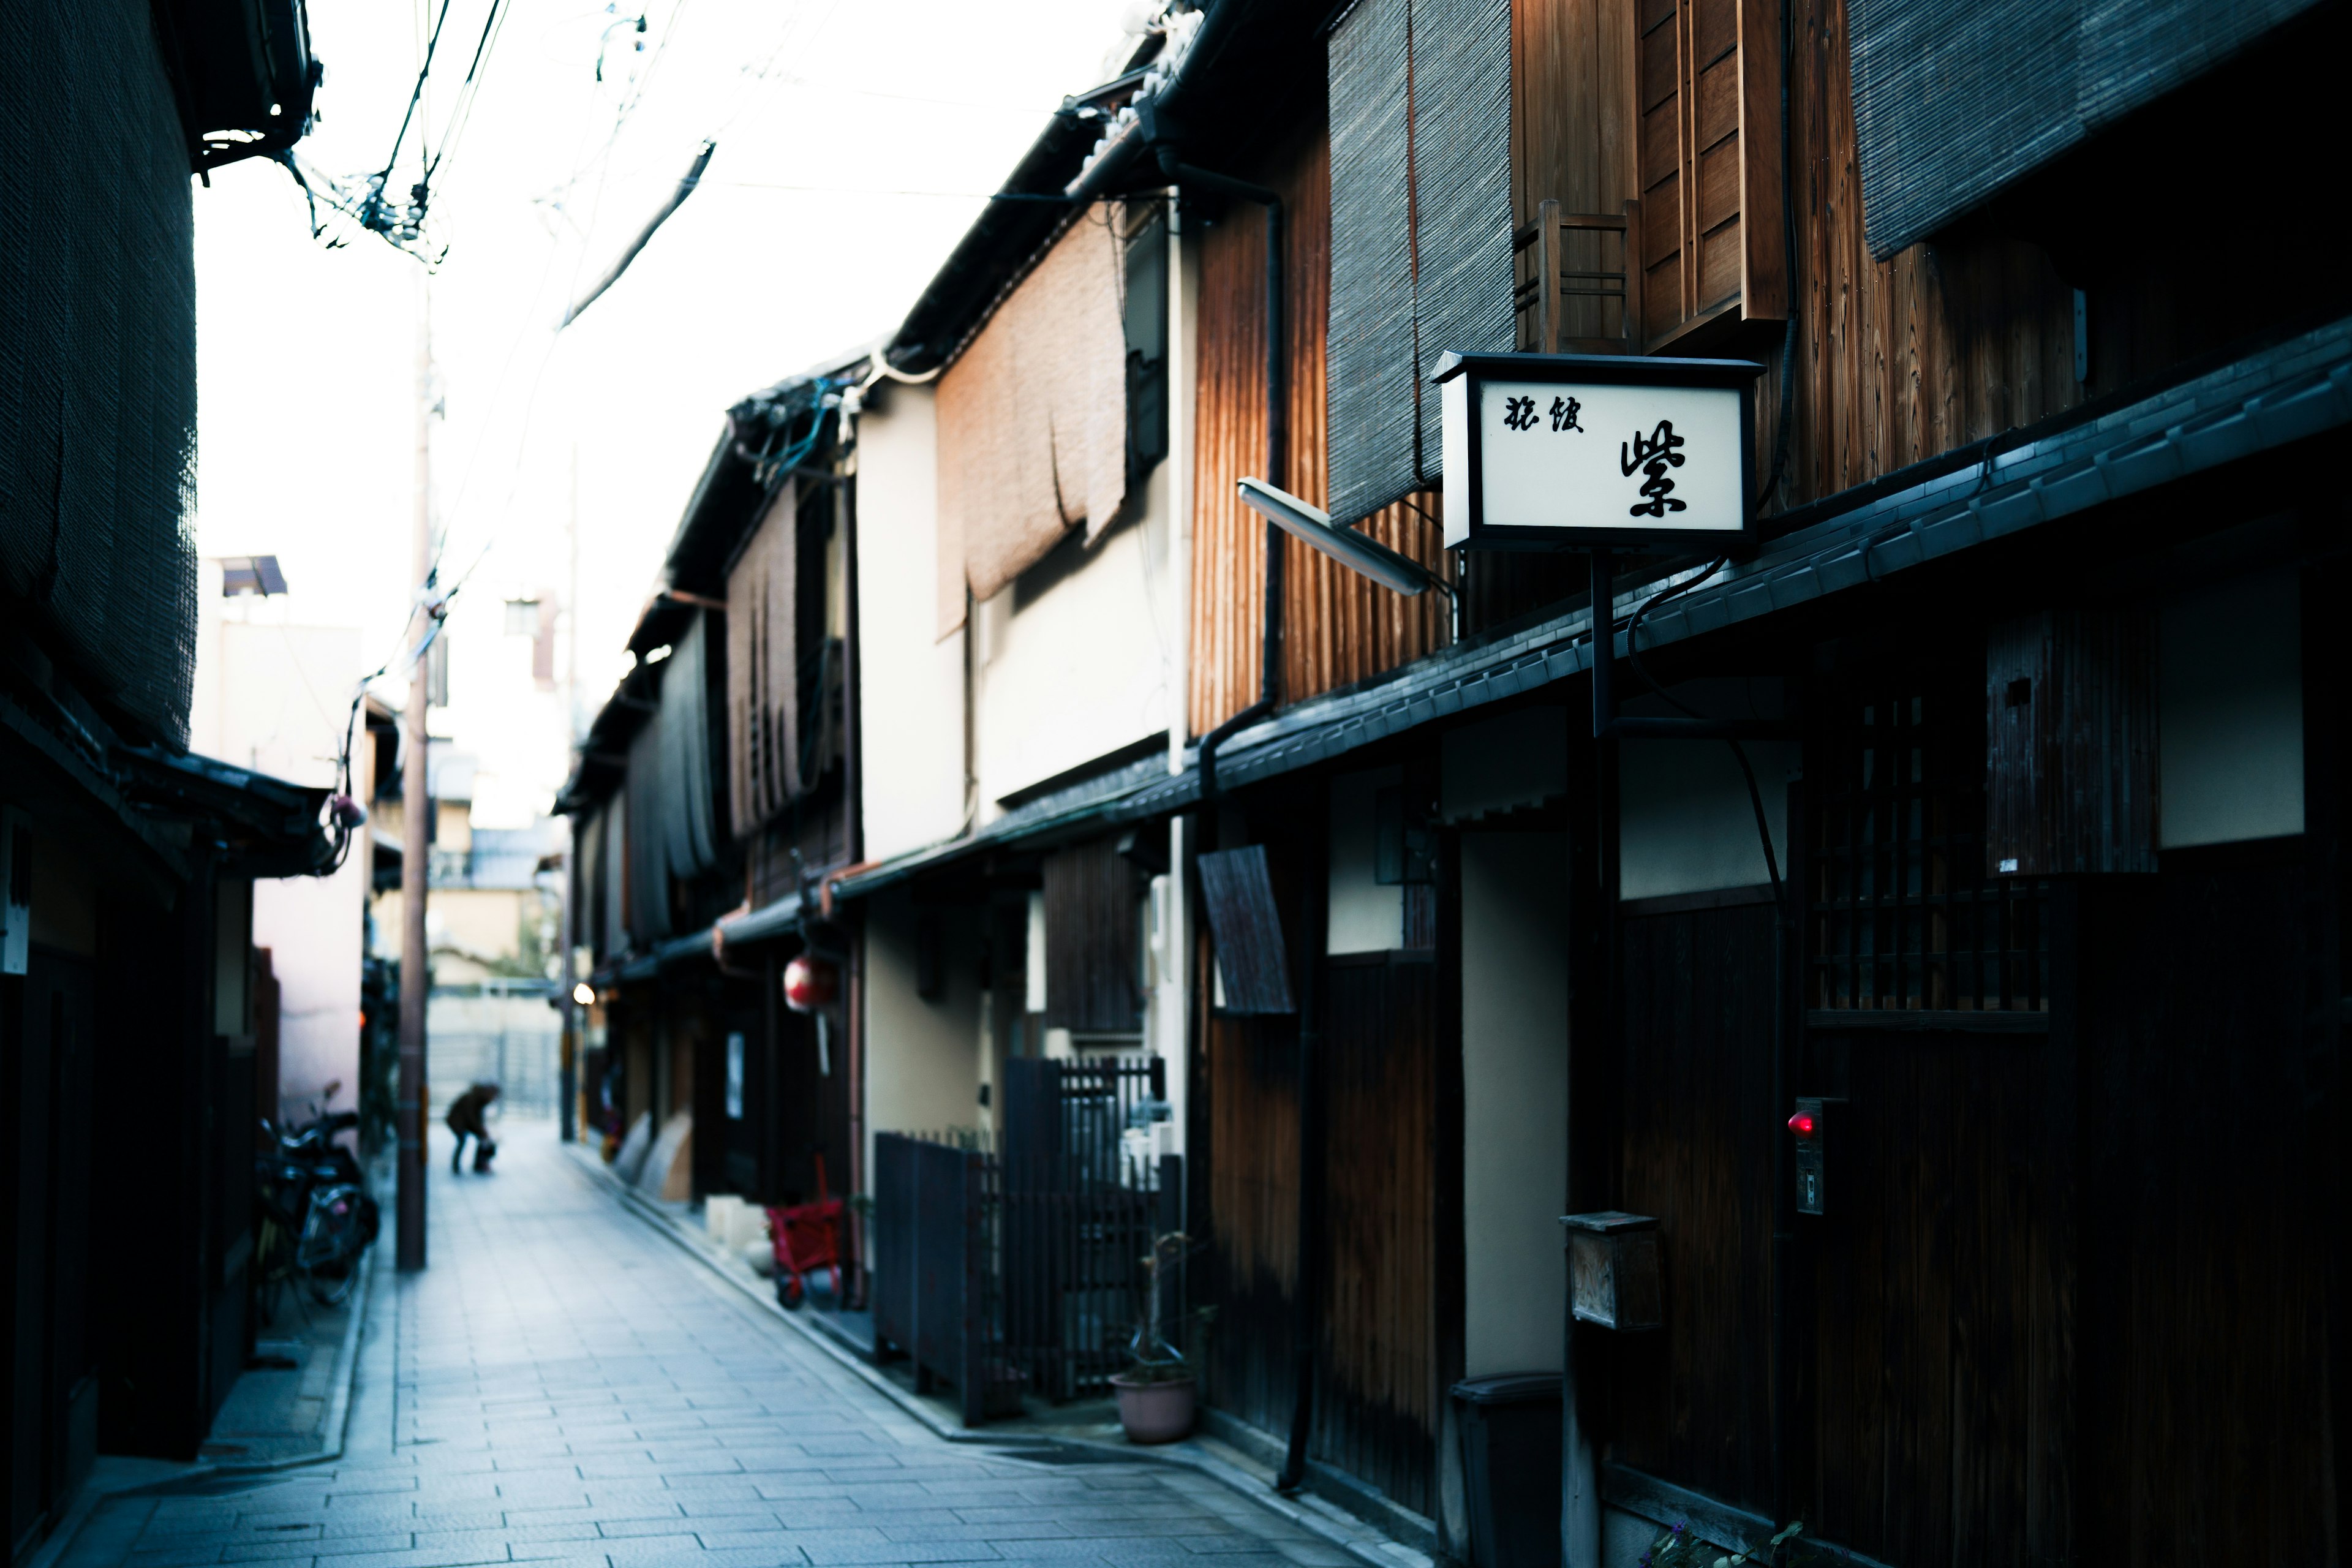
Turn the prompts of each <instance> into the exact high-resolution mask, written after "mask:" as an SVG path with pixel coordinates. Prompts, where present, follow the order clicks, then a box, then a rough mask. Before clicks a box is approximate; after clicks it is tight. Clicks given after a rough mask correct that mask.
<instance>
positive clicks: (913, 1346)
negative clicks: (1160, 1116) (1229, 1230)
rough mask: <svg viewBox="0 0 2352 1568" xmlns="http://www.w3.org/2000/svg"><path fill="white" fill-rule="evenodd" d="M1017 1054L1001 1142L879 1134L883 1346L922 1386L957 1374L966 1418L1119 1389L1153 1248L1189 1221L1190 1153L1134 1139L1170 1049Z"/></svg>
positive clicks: (877, 1291)
mask: <svg viewBox="0 0 2352 1568" xmlns="http://www.w3.org/2000/svg"><path fill="white" fill-rule="evenodd" d="M1007 1066H1008V1069H1009V1070H1008V1073H1007V1077H1006V1082H1005V1083H1004V1085H1003V1090H1004V1108H1005V1120H1004V1131H1003V1137H1002V1141H1001V1142H999V1143H997V1144H996V1146H995V1147H990V1146H989V1141H987V1140H983V1139H981V1138H978V1137H976V1136H973V1135H971V1134H968V1133H967V1134H961V1135H955V1136H946V1135H941V1136H928V1135H911V1134H904V1133H888V1132H886V1133H883V1134H881V1135H879V1136H878V1137H877V1139H876V1141H875V1155H874V1198H875V1208H874V1239H873V1244H872V1245H873V1249H874V1303H875V1319H874V1333H875V1339H876V1342H877V1350H882V1351H884V1352H886V1353H887V1352H892V1351H895V1352H901V1353H904V1354H906V1355H908V1357H910V1358H911V1359H912V1360H913V1362H914V1363H915V1376H916V1383H917V1387H918V1389H919V1390H920V1391H924V1392H928V1391H929V1387H930V1385H931V1384H932V1383H933V1382H934V1381H935V1380H942V1381H945V1382H947V1383H950V1384H953V1385H954V1386H955V1387H956V1389H957V1391H958V1394H959V1396H960V1399H961V1406H962V1411H963V1419H964V1422H965V1425H967V1426H977V1425H979V1424H980V1422H982V1420H984V1419H986V1418H987V1417H989V1416H991V1415H1012V1414H1017V1413H1018V1410H1019V1402H1020V1399H1021V1396H1022V1395H1023V1394H1024V1393H1031V1394H1038V1395H1040V1396H1042V1397H1045V1398H1047V1399H1051V1400H1054V1401H1056V1402H1059V1401H1063V1400H1067V1399H1072V1398H1077V1397H1082V1396H1086V1395H1090V1394H1105V1393H1108V1389H1109V1380H1110V1377H1111V1375H1112V1374H1113V1373H1117V1372H1118V1371H1120V1370H1121V1369H1123V1368H1124V1367H1126V1366H1127V1365H1128V1364H1129V1362H1130V1361H1131V1360H1132V1359H1133V1353H1134V1352H1133V1349H1132V1346H1133V1343H1134V1341H1135V1339H1136V1337H1137V1331H1138V1329H1139V1325H1140V1324H1141V1323H1142V1321H1143V1319H1144V1317H1145V1310H1146V1307H1147V1305H1148V1303H1147V1299H1146V1289H1147V1281H1148V1279H1149V1278H1150V1276H1149V1274H1148V1271H1147V1269H1146V1267H1145V1259H1146V1258H1149V1256H1150V1252H1151V1248H1152V1245H1153V1241H1154V1239H1155V1237H1158V1236H1160V1235H1164V1234H1167V1233H1169V1232H1171V1231H1174V1230H1176V1229H1178V1228H1179V1226H1180V1225H1181V1217H1180V1216H1181V1209H1180V1207H1179V1205H1181V1198H1182V1193H1183V1183H1182V1180H1181V1173H1180V1162H1179V1161H1178V1160H1177V1159H1176V1158H1175V1157H1174V1156H1160V1157H1153V1156H1151V1155H1150V1153H1149V1152H1148V1151H1149V1147H1150V1145H1149V1142H1148V1140H1146V1139H1141V1138H1139V1139H1133V1140H1131V1139H1129V1136H1128V1134H1129V1131H1130V1130H1133V1129H1146V1130H1148V1129H1149V1128H1150V1125H1151V1122H1152V1119H1153V1117H1154V1115H1155V1113H1156V1111H1157V1110H1158V1108H1159V1106H1160V1105H1162V1104H1164V1103H1165V1100H1166V1079H1165V1077H1164V1072H1165V1068H1164V1066H1163V1064H1162V1063H1161V1062H1160V1061H1159V1060H1158V1059H1156V1058H1154V1059H1151V1060H1149V1061H1139V1060H1135V1059H1132V1058H1126V1059H1119V1058H1108V1059H1104V1060H1099V1061H1037V1060H1016V1061H1013V1062H1011V1063H1008V1064H1007ZM1163 1283H1164V1284H1165V1285H1166V1287H1167V1289H1166V1291H1165V1296H1164V1300H1167V1301H1168V1302H1171V1303H1172V1302H1174V1301H1176V1300H1181V1296H1180V1295H1179V1293H1178V1291H1177V1289H1176V1288H1175V1285H1174V1282H1173V1281H1172V1280H1171V1281H1164V1282H1163ZM1170 1311H1171V1318H1172V1307H1171V1309H1170Z"/></svg>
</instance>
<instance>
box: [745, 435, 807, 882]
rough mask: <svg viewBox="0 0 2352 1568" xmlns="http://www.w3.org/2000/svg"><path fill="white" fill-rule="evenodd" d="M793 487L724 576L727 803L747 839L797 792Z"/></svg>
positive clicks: (796, 500)
mask: <svg viewBox="0 0 2352 1568" xmlns="http://www.w3.org/2000/svg"><path fill="white" fill-rule="evenodd" d="M799 518H800V487H799V485H798V484H797V483H796V482H795V481H793V480H791V479H787V480H785V481H784V483H783V485H782V488H780V489H778V490H777V491H776V494H775V497H774V499H773V500H771V501H770V502H769V503H768V510H767V511H766V513H765V515H763V516H762V517H761V519H760V524H759V527H758V528H757V529H755V530H754V531H752V534H751V542H750V543H748V544H746V545H745V546H744V548H743V553H742V555H741V556H740V558H738V560H737V561H736V563H735V569H734V570H733V571H732V572H730V573H729V574H728V576H727V756H728V773H729V776H728V784H729V786H730V787H729V790H728V800H729V803H730V810H731V812H732V814H733V816H734V829H735V836H736V837H739V838H744V837H750V836H751V834H752V833H754V832H756V831H758V829H759V828H760V827H761V826H762V825H764V824H766V823H768V822H770V821H772V820H773V819H774V818H775V817H776V816H777V815H778V814H779V813H781V812H782V811H783V810H784V808H785V807H786V806H787V805H790V804H791V802H792V799H793V796H794V795H797V794H799V793H800V789H801V778H800V754H801V727H800V681H799V679H798V670H797V657H796V655H797V649H798V647H799V646H800V628H799V625H798V619H797V615H798V598H797V595H798V594H799V591H800V587H799V570H800V551H799V542H800V527H799Z"/></svg>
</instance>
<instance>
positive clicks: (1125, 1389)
mask: <svg viewBox="0 0 2352 1568" xmlns="http://www.w3.org/2000/svg"><path fill="white" fill-rule="evenodd" d="M1110 1385H1111V1388H1112V1391H1113V1392H1114V1393H1115V1394H1117V1395H1118V1424H1119V1426H1122V1427H1124V1428H1125V1429H1126V1431H1127V1440H1128V1441H1129V1442H1130V1443H1173V1442H1175V1441H1176V1440H1177V1439H1178V1438H1180V1437H1183V1436H1190V1435H1191V1433H1192V1379H1191V1378H1189V1377H1185V1378H1177V1379H1173V1380H1171V1381H1169V1382H1164V1383H1147V1382H1145V1381H1144V1380H1143V1379H1141V1378H1139V1377H1137V1376H1134V1375H1133V1374H1132V1373H1117V1374H1116V1375H1114V1376H1113V1377H1112V1378H1111V1380H1110Z"/></svg>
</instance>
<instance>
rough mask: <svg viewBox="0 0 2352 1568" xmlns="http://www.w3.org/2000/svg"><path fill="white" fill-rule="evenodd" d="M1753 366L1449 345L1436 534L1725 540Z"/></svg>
mask: <svg viewBox="0 0 2352 1568" xmlns="http://www.w3.org/2000/svg"><path fill="white" fill-rule="evenodd" d="M1761 369H1762V367H1761V366H1759V365H1756V364H1752V363H1748V362H1745V361H1736V360H1666V359H1646V358H1639V357H1632V356H1626V357H1619V356H1614V355H1609V356H1603V355H1585V354H1471V355H1462V356H1454V355H1449V356H1447V359H1446V360H1445V361H1444V363H1442V365H1441V367H1440V369H1439V371H1438V373H1437V375H1436V377H1435V379H1436V380H1437V381H1438V383H1439V384H1440V386H1441V389H1442V391H1441V402H1442V405H1443V408H1444V466H1445V542H1446V543H1447V544H1448V545H1449V546H1453V545H1458V544H1466V545H1469V546H1471V547H1473V548H1480V547H1484V548H1487V549H1561V548H1568V549H1575V548H1578V547H1584V548H1612V549H1641V548H1644V547H1648V548H1659V547H1668V546H1674V545H1677V544H1683V543H1693V544H1699V543H1710V544H1711V543H1722V542H1729V541H1734V540H1738V539H1739V538H1741V537H1743V536H1745V535H1746V534H1747V533H1748V531H1749V529H1750V527H1751V525H1752V514H1753V511H1754V495H1753V490H1754V488H1755V479H1754V475H1753V471H1752V470H1753V468H1754V457H1753V452H1752V447H1751V442H1752V437H1751V435H1750V431H1751V430H1752V428H1753V419H1752V414H1751V408H1752V404H1753V401H1754V392H1753V387H1754V382H1755V377H1756V375H1757V374H1759V371H1760V370H1761Z"/></svg>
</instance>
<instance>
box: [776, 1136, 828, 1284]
mask: <svg viewBox="0 0 2352 1568" xmlns="http://www.w3.org/2000/svg"><path fill="white" fill-rule="evenodd" d="M841 1210H842V1203H841V1200H840V1199H839V1198H833V1197H827V1196H825V1186H824V1155H822V1154H820V1155H818V1156H816V1201H815V1202H814V1203H807V1204H793V1205H787V1206H785V1207H782V1208H772V1209H770V1210H769V1211H768V1234H769V1235H770V1236H771V1237H773V1238H774V1240H775V1245H776V1300H779V1301H781V1302H782V1303H783V1306H784V1310H786V1311H791V1310H793V1309H795V1308H797V1307H799V1306H800V1304H801V1303H802V1302H803V1301H805V1300H808V1276H809V1273H810V1272H811V1271H812V1270H814V1269H818V1268H829V1269H831V1270H832V1271H833V1299H834V1301H835V1304H836V1305H837V1304H839V1302H840V1300H841Z"/></svg>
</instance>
